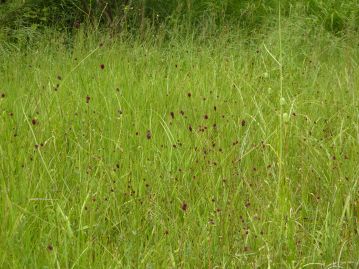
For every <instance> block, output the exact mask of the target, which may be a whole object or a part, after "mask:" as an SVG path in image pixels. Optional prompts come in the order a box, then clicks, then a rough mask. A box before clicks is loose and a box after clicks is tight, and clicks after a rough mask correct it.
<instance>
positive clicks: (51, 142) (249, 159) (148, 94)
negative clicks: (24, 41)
mask: <svg viewBox="0 0 359 269" xmlns="http://www.w3.org/2000/svg"><path fill="white" fill-rule="evenodd" d="M309 23H310V22H308V21H303V20H297V21H296V20H292V21H290V20H289V21H283V23H282V26H281V29H280V32H281V40H279V38H278V36H279V33H278V31H277V30H276V29H274V30H273V29H272V31H267V32H262V33H258V34H257V35H255V36H252V37H251V38H244V36H243V35H242V34H241V33H240V32H238V31H235V30H228V31H226V30H225V29H223V31H221V32H220V33H219V34H218V35H216V36H214V37H211V38H203V35H201V32H200V31H198V32H197V33H196V34H195V35H192V36H191V35H188V36H187V37H185V36H183V35H178V37H176V34H175V33H172V35H171V36H172V37H171V38H169V39H168V38H164V36H167V34H168V33H161V32H157V35H156V36H155V37H142V39H141V40H140V39H139V38H129V37H128V36H126V35H122V36H119V37H116V38H114V37H105V35H98V34H97V33H93V34H88V35H85V34H81V31H80V32H79V33H78V34H77V35H75V36H74V39H73V40H72V41H71V42H72V43H71V44H70V45H69V44H68V40H67V39H66V38H62V37H61V36H59V35H56V36H55V37H54V36H50V35H49V36H46V38H47V40H46V41H43V43H39V44H37V45H34V46H32V47H29V48H27V49H20V48H18V49H17V48H16V46H11V45H10V44H7V45H6V44H5V45H4V46H2V47H1V51H0V53H1V54H0V56H1V59H2V61H1V63H2V65H1V66H0V77H1V85H0V95H1V97H0V130H1V132H0V156H1V161H0V190H1V195H0V211H1V214H0V267H1V268H55V267H56V268H123V267H131V268H168V267H170V268H177V267H179V268H214V267H220V268H225V267H226V268H265V267H267V268H303V267H307V268H313V267H315V268H326V267H328V268H329V267H338V268H339V267H342V268H356V267H358V266H359V260H358V253H359V236H358V229H359V227H358V217H359V216H358V214H359V213H358V210H359V207H358V173H359V169H358V165H357V164H358V162H359V152H358V137H359V129H358V119H359V118H358V115H359V114H358V113H359V109H358V107H359V106H358V105H359V101H358V86H359V71H358V70H359V69H358V62H359V54H358V46H357V39H356V37H355V36H353V37H351V36H349V34H348V35H346V36H345V37H338V36H333V35H332V34H330V33H328V32H326V31H322V30H321V29H314V30H313V27H311V26H310V25H308V24H309ZM44 40H45V38H44ZM279 41H281V46H280V42H279ZM281 74H282V76H281ZM281 77H282V79H281Z"/></svg>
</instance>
